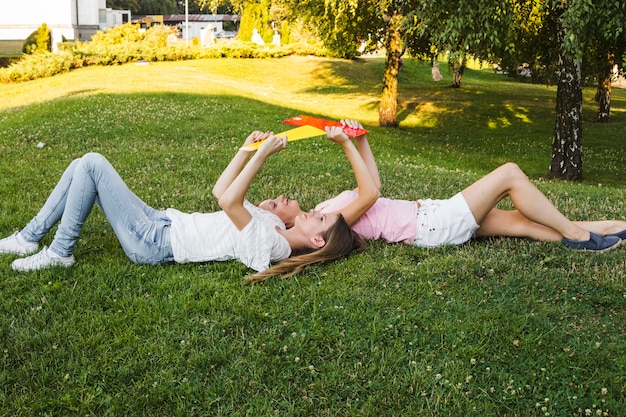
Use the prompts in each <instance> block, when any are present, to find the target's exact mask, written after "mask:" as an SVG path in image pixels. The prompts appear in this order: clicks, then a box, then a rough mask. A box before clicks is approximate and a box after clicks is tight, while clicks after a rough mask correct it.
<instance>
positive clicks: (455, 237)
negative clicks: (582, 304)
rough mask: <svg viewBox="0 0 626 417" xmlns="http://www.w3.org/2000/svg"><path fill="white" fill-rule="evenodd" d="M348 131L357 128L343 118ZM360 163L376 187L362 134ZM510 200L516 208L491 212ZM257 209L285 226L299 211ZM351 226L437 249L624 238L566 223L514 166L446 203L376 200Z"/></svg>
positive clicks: (330, 204)
mask: <svg viewBox="0 0 626 417" xmlns="http://www.w3.org/2000/svg"><path fill="white" fill-rule="evenodd" d="M342 123H343V124H345V125H348V126H350V127H352V128H359V127H361V125H360V124H359V123H358V122H357V121H354V120H344V121H342ZM355 142H356V146H357V149H358V151H359V154H360V156H361V158H362V160H363V162H364V163H365V164H366V165H367V167H368V169H369V171H370V173H371V175H372V177H373V179H374V181H375V183H376V185H377V186H378V188H379V189H380V176H379V173H378V166H377V165H376V160H375V159H374V155H373V153H372V150H371V149H370V146H369V143H368V141H367V136H366V135H362V136H359V137H357V138H355ZM357 196H358V192H357V190H352V191H344V192H342V193H341V194H339V195H338V196H336V197H334V198H332V199H330V200H327V201H324V202H322V203H320V204H318V205H317V206H316V210H318V211H321V212H326V211H337V210H340V209H341V207H343V206H345V205H347V204H349V203H350V202H351V201H352V200H354V199H355V198H357ZM505 197H509V199H510V200H511V202H512V203H513V205H514V206H515V210H502V209H498V208H495V207H496V204H498V202H499V201H500V200H502V199H504V198H505ZM259 207H261V208H264V209H266V210H269V211H271V212H273V213H275V214H276V215H278V217H280V218H281V219H282V220H283V222H284V223H285V225H286V226H287V227H289V226H290V225H291V224H292V223H293V219H294V218H295V217H296V216H297V215H298V214H300V213H302V211H301V209H300V206H299V204H298V202H297V201H294V200H288V199H286V198H285V197H284V196H279V197H277V198H274V199H271V200H265V201H263V202H262V203H261V204H259ZM350 226H351V227H352V228H353V230H355V231H356V232H357V233H358V234H360V235H361V236H363V237H364V238H365V239H368V240H377V239H383V240H385V241H387V242H391V243H399V242H402V243H407V244H412V245H415V246H424V247H437V246H441V245H460V244H462V243H465V242H466V241H468V240H469V239H470V238H472V237H474V236H476V237H481V236H508V237H524V238H530V239H534V240H541V241H554V242H559V241H560V242H562V243H563V244H564V245H566V246H567V247H568V248H570V249H574V250H591V251H600V252H602V251H606V250H609V249H613V248H615V247H617V246H619V245H620V243H621V242H622V240H623V239H626V222H624V221H617V220H606V221H584V222H574V221H570V220H569V219H567V218H566V217H565V216H564V215H563V214H562V213H560V212H559V210H558V209H557V208H556V207H555V206H554V205H553V204H552V203H551V202H550V201H549V200H548V198H547V197H546V196H545V195H544V194H543V193H542V192H541V191H539V190H538V189H537V187H535V185H534V184H533V183H532V182H531V181H530V180H529V179H528V177H527V176H526V175H525V174H524V173H523V172H522V170H521V169H520V168H519V167H518V166H517V165H516V164H514V163H507V164H504V165H502V166H500V167H499V168H497V169H495V170H494V171H492V172H490V173H489V174H487V175H486V176H484V177H483V178H481V179H480V180H478V181H476V182H475V183H474V184H472V185H470V186H469V187H467V188H466V189H464V190H463V191H461V192H459V193H457V194H456V195H454V196H453V197H452V198H450V199H448V200H431V199H427V200H418V201H407V200H396V199H388V198H384V197H380V198H379V199H378V200H377V201H376V203H374V205H373V206H372V207H371V208H370V209H369V210H368V211H367V212H366V213H365V214H364V215H363V216H361V217H360V218H359V219H358V220H357V221H355V222H354V223H351V224H350Z"/></svg>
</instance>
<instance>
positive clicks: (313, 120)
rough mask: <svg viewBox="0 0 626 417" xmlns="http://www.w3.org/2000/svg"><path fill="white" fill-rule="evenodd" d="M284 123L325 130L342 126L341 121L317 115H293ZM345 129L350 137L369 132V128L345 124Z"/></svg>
mask: <svg viewBox="0 0 626 417" xmlns="http://www.w3.org/2000/svg"><path fill="white" fill-rule="evenodd" d="M283 123H284V124H286V125H293V126H305V125H307V126H313V127H317V128H318V129H322V130H324V128H325V127H326V126H341V123H339V122H334V121H332V120H326V119H319V118H317V117H311V116H304V115H300V116H295V117H292V118H290V119H287V120H285V121H284V122H283ZM343 131H344V132H345V133H346V135H348V137H350V138H355V137H357V136H361V135H364V134H366V133H368V132H369V131H368V130H366V129H363V128H361V129H353V128H351V127H348V126H344V128H343Z"/></svg>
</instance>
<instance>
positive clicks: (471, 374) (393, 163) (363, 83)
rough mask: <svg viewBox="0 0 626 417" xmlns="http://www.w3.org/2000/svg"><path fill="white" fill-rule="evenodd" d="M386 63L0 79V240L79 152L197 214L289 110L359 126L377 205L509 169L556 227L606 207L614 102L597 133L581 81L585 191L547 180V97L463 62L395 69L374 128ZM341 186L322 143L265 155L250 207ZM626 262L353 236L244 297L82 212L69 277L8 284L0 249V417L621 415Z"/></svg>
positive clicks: (24, 276)
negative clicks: (232, 163) (385, 110)
mask: <svg viewBox="0 0 626 417" xmlns="http://www.w3.org/2000/svg"><path fill="white" fill-rule="evenodd" d="M383 64H384V63H383V60H382V59H381V58H378V57H375V58H366V59H361V60H356V61H341V60H330V59H321V58H311V57H290V58H284V59H280V60H274V59H266V60H232V59H223V60H206V61H187V62H174V63H159V64H150V65H135V64H130V65H124V66H118V67H93V68H84V69H80V70H76V71H73V72H71V73H68V74H63V75H60V76H56V77H52V78H48V79H41V80H36V81H32V82H28V83H22V84H14V85H0V97H2V99H1V100H0V152H1V153H2V159H1V160H0V235H2V236H5V235H8V234H9V233H12V232H13V231H14V230H16V229H17V228H19V227H21V226H23V225H24V223H25V222H27V221H28V220H29V219H30V218H31V217H32V216H33V215H34V214H35V213H36V210H37V208H38V207H39V206H40V205H41V204H42V203H43V201H44V199H45V197H46V196H47V193H48V192H49V191H50V190H51V188H52V187H53V186H54V184H55V182H56V181H57V179H58V177H59V176H60V174H61V172H62V170H63V168H64V167H65V166H66V165H67V164H68V163H69V162H70V161H71V160H72V159H73V158H75V157H78V156H80V155H81V154H83V153H85V152H89V151H96V152H101V153H103V154H105V155H106V156H107V157H108V158H109V159H110V160H111V161H112V163H113V164H114V166H116V168H118V170H119V172H120V173H121V175H122V177H123V178H125V179H126V180H127V183H128V184H129V186H130V187H131V189H133V190H134V191H135V192H136V193H137V194H138V195H139V196H140V197H142V198H143V199H144V200H145V201H146V202H147V203H148V204H150V205H152V206H154V207H159V208H166V207H176V208H178V209H181V210H184V211H212V210H217V204H216V201H215V200H214V198H213V197H212V195H211V193H210V191H211V187H212V185H213V182H214V181H215V180H216V179H217V177H218V176H219V174H220V172H221V170H222V169H223V168H224V167H225V166H226V164H227V163H228V160H229V158H230V157H231V156H232V155H233V154H234V153H235V152H236V149H237V148H238V146H239V145H240V144H241V143H242V142H243V140H244V138H245V137H246V135H247V133H248V132H250V131H251V130H255V129H262V130H274V131H276V132H278V131H281V130H283V129H284V128H285V127H284V126H283V125H281V121H282V120H284V119H286V118H288V117H291V116H294V115H297V114H312V115H317V116H323V117H327V118H332V119H340V118H343V117H348V118H357V119H359V120H361V121H362V122H363V123H364V124H365V125H366V127H367V128H368V129H370V130H371V134H370V142H371V144H372V148H373V150H374V153H375V154H376V156H377V157H378V162H379V167H380V171H381V175H382V181H383V190H382V192H383V194H384V195H386V196H389V197H398V198H407V199H416V198H424V197H431V198H445V197H449V196H451V195H452V194H454V193H455V192H456V191H458V190H459V189H460V188H462V187H464V186H466V185H468V184H470V183H471V182H472V181H474V180H476V179H477V178H479V177H480V176H481V175H483V174H485V173H486V172H488V171H490V170H491V169H493V168H495V167H497V166H498V165H500V164H501V163H503V162H505V161H509V160H512V161H515V162H517V163H518V164H519V165H520V166H521V167H522V169H524V170H525V171H526V172H527V173H528V175H529V176H530V177H531V178H532V179H533V180H535V181H536V183H537V185H538V186H539V187H540V188H541V189H542V190H543V191H544V192H545V193H547V194H548V195H549V197H550V198H551V199H552V200H553V201H554V202H555V204H556V205H557V206H558V207H559V208H560V209H561V210H562V211H564V212H565V213H566V214H567V215H568V216H570V217H571V218H573V219H576V220H581V219H603V218H624V217H626V216H625V215H626V207H625V205H624V203H625V201H626V192H625V191H624V186H625V185H626V179H625V178H626V168H625V167H624V164H623V163H622V161H623V160H624V159H625V158H626V150H625V147H624V145H623V140H624V131H625V128H624V126H626V91H624V90H620V89H614V94H613V100H612V105H613V109H612V111H613V112H612V122H611V123H610V124H608V125H601V124H597V123H595V122H594V117H595V103H594V102H593V93H594V91H593V90H592V89H586V90H585V96H584V99H585V108H584V118H585V120H584V133H583V135H584V139H583V141H584V152H585V166H584V175H585V181H584V182H583V183H578V184H569V183H563V182H559V181H552V182H548V181H544V180H542V179H541V176H542V175H544V174H545V173H546V172H547V168H548V165H549V161H550V151H551V140H552V127H553V124H554V107H555V105H554V98H555V96H556V93H555V89H554V87H547V86H543V85H532V84H528V83H518V82H514V81H513V80H510V79H508V78H506V77H503V76H500V75H496V74H494V73H492V72H491V71H487V70H481V69H480V68H478V67H474V68H472V69H470V70H469V71H468V73H467V75H466V76H465V78H464V83H463V88H461V89H450V88H447V85H446V83H445V82H442V83H435V82H434V81H432V79H431V78H430V68H429V66H428V65H427V64H424V63H419V62H415V61H412V60H407V62H406V66H405V69H404V71H403V72H402V73H401V74H400V103H399V104H400V109H399V121H400V127H399V128H397V129H382V128H379V127H377V126H376V124H377V119H378V107H377V106H378V98H379V93H380V89H381V79H382V69H383ZM442 72H443V74H444V76H446V77H447V80H448V81H449V80H450V74H449V73H447V72H446V70H443V66H442ZM39 143H41V144H44V146H43V148H40V147H37V145H38V144H39ZM353 186H354V181H353V178H352V177H351V173H350V170H349V164H348V163H347V161H346V160H345V158H344V157H343V156H342V153H341V152H340V151H339V149H338V147H337V146H336V145H334V144H332V143H329V142H328V141H326V140H324V139H322V138H320V139H310V140H306V141H300V142H294V143H292V144H290V145H289V146H288V148H287V149H286V150H285V151H283V152H281V153H280V154H278V155H276V156H274V157H273V158H271V159H270V160H269V161H268V163H267V164H266V166H265V167H264V168H263V170H262V172H261V174H260V175H259V177H258V179H257V180H256V181H255V182H254V183H253V186H252V188H251V191H250V196H251V199H252V200H255V201H256V200H260V199H262V198H264V197H267V196H274V195H277V194H280V193H285V194H286V195H287V196H289V197H290V198H295V199H298V200H300V202H301V204H302V206H303V207H305V208H306V207H312V206H313V205H314V204H315V203H317V202H319V201H321V200H322V199H326V198H328V197H330V196H332V195H334V194H336V193H337V192H339V191H340V190H343V189H346V188H348V187H353ZM51 239H52V235H50V236H47V237H46V238H45V240H44V242H43V243H44V244H49V243H50V241H51ZM625 251H626V249H624V248H620V249H618V250H616V251H613V252H609V253H605V254H586V253H579V252H572V251H568V250H567V249H566V248H565V247H564V246H562V245H559V244H548V243H537V242H531V241H527V240H520V239H485V240H476V241H471V242H469V243H468V244H466V245H463V246H461V247H458V248H452V247H445V248H440V249H430V250H429V249H422V248H414V247H409V246H406V245H389V244H384V243H381V242H373V243H370V244H369V245H368V247H367V249H366V251H365V252H363V253H359V254H355V255H353V256H351V257H350V258H348V259H345V260H341V261H338V262H334V263H332V264H330V265H326V266H321V267H313V268H309V269H308V270H307V271H306V272H305V273H303V274H301V275H299V276H297V277H294V278H292V279H289V280H281V279H272V280H269V281H267V282H266V283H263V284H262V285H256V286H251V287H248V286H242V285H241V283H242V279H243V277H244V276H245V275H246V273H247V272H249V271H247V270H246V269H245V268H244V267H243V266H241V265H239V264H237V263H234V262H225V263H206V264H190V265H189V264H188V265H166V266H160V267H148V266H138V265H134V264H132V263H130V261H129V260H128V259H127V258H126V257H125V255H124V253H123V252H122V250H121V248H120V247H119V244H118V242H117V239H116V237H115V235H114V234H113V232H112V230H111V228H110V227H109V226H108V224H107V223H106V220H105V219H104V217H103V215H102V214H101V212H100V211H99V210H98V209H96V210H94V211H93V213H92V214H91V216H90V218H89V219H88V221H87V223H86V224H85V227H84V231H83V234H82V235H81V239H80V241H79V243H78V245H77V248H76V252H75V256H76V259H77V263H76V265H75V266H73V267H71V268H69V269H67V270H61V269H53V270H48V271H40V272H35V273H16V272H13V271H12V270H11V268H10V262H11V260H12V259H13V257H11V256H7V255H0V261H1V262H0V276H2V279H1V280H0V295H1V297H0V354H1V355H2V362H1V367H0V416H30V415H55V416H56V415H83V416H84V415H96V416H106V415H112V416H118V415H129V416H154V415H159V416H174V415H180V416H190V415H201V416H221V415H224V416H226V415H228V416H233V415H234V416H243V415H251V416H265V415H285V416H308V415H316V416H317V415H332V416H336V415H346V416H373V415H390V416H399V415H402V416H619V415H623V413H624V411H623V410H624V409H625V404H626V382H625V381H626V324H625V323H626V272H625V266H626V263H625V261H624V254H625V253H626V252H625Z"/></svg>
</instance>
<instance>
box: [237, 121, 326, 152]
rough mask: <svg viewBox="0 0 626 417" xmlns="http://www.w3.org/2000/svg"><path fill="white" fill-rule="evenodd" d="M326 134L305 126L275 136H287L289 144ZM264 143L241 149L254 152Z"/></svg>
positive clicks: (256, 143)
mask: <svg viewBox="0 0 626 417" xmlns="http://www.w3.org/2000/svg"><path fill="white" fill-rule="evenodd" d="M325 134H326V132H325V131H324V130H322V129H318V128H317V127H313V126H309V125H305V126H300V127H296V128H295V129H291V130H287V131H286V132H282V133H276V134H275V136H287V142H293V141H294V140H300V139H307V138H312V137H314V136H320V135H325ZM263 142H264V141H260V142H255V143H251V144H250V145H247V146H244V147H242V148H241V149H244V150H246V151H254V150H255V149H259V146H261V144H262V143H263Z"/></svg>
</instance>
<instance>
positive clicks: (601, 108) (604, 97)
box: [595, 56, 615, 123]
mask: <svg viewBox="0 0 626 417" xmlns="http://www.w3.org/2000/svg"><path fill="white" fill-rule="evenodd" d="M614 65H615V64H614V62H613V58H612V57H611V56H609V59H608V61H607V63H606V65H605V66H604V67H603V68H602V71H601V73H600V76H599V77H598V88H597V90H596V97H595V99H596V101H597V102H598V122H601V123H608V122H609V121H610V119H611V71H613V66H614Z"/></svg>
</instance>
